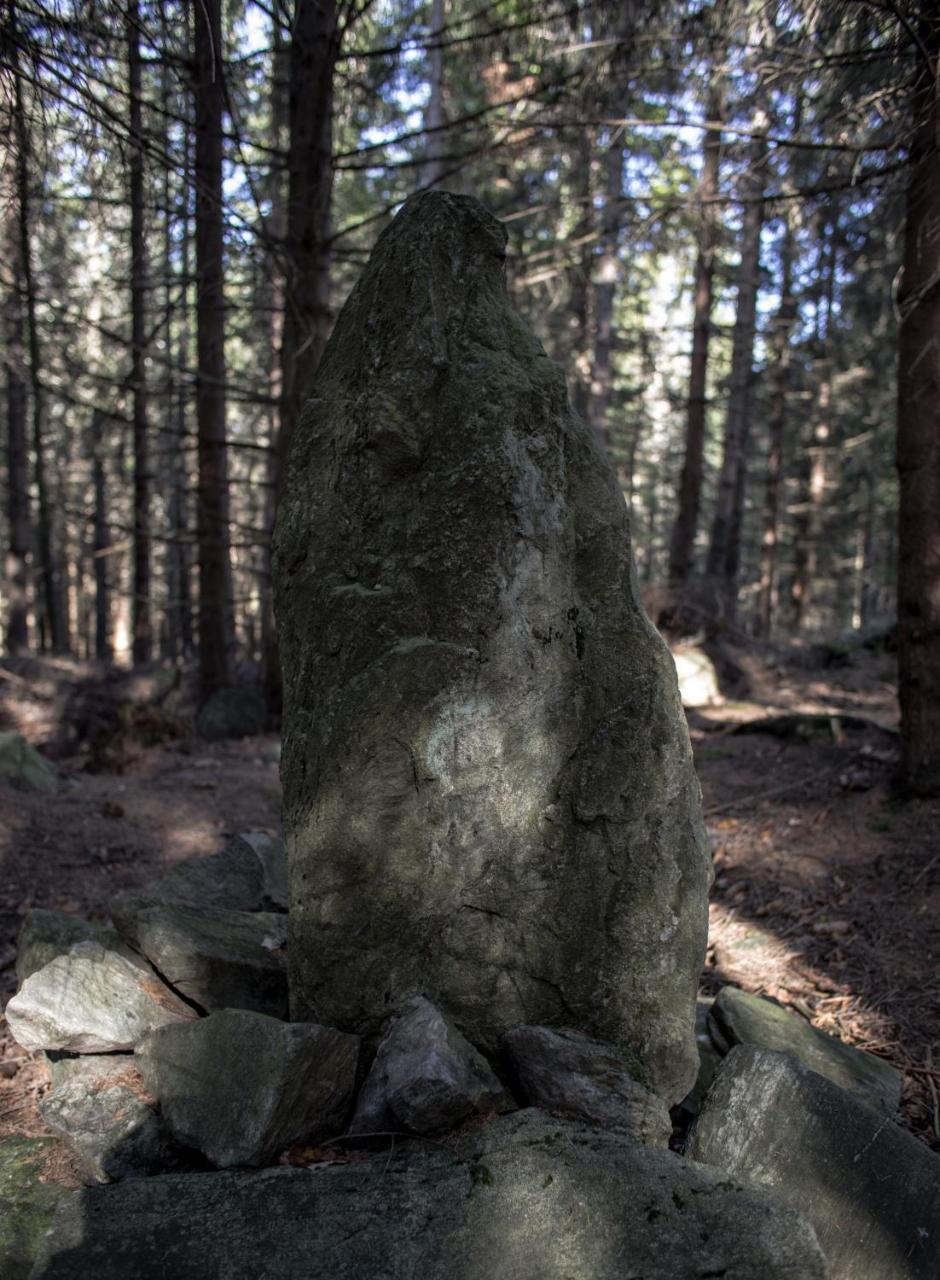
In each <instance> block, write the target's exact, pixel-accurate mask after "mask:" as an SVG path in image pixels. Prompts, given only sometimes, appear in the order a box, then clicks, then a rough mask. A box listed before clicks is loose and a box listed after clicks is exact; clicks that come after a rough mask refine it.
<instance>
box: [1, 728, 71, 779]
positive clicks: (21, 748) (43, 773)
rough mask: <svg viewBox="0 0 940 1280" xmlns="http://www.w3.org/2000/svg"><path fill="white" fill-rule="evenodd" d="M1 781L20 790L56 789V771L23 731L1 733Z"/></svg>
mask: <svg viewBox="0 0 940 1280" xmlns="http://www.w3.org/2000/svg"><path fill="white" fill-rule="evenodd" d="M0 782H5V783H8V784H9V785H10V786H12V787H16V788H18V789H19V790H20V791H55V790H56V788H57V787H58V785H59V780H58V777H57V776H56V771H55V769H54V768H53V767H52V765H51V764H50V763H49V761H48V760H47V759H46V758H45V756H43V755H40V753H39V752H38V751H37V750H36V748H35V747H31V746H30V745H29V743H28V742H27V741H26V739H25V738H24V737H23V735H22V734H21V733H12V732H4V733H0Z"/></svg>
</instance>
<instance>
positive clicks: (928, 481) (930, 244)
mask: <svg viewBox="0 0 940 1280" xmlns="http://www.w3.org/2000/svg"><path fill="white" fill-rule="evenodd" d="M921 12H922V15H923V16H922V19H921V21H920V23H919V28H918V33H919V37H920V40H919V46H918V48H917V49H915V50H913V56H914V57H915V58H916V60H917V71H916V79H915V83H914V91H913V125H914V131H913V135H912V138H911V148H910V157H909V161H910V169H909V178H908V186H907V210H906V220H905V229H904V270H903V275H902V278H901V287H900V291H899V296H898V308H899V311H900V337H899V350H898V447H897V461H898V477H899V480H900V511H899V522H898V535H899V536H898V667H899V677H900V680H899V693H900V704H901V747H902V764H901V768H902V776H903V781H904V784H905V785H906V787H907V789H908V790H909V791H911V792H913V793H917V794H936V793H938V792H940V147H938V141H937V140H938V137H940V23H938V22H937V19H936V15H935V14H934V13H933V9H932V6H928V5H927V4H926V3H924V4H923V5H922V9H921Z"/></svg>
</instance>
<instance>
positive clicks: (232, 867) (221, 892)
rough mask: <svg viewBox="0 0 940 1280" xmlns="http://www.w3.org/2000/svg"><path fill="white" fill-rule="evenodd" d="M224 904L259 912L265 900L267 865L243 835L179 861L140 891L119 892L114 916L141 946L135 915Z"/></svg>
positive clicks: (124, 934)
mask: <svg viewBox="0 0 940 1280" xmlns="http://www.w3.org/2000/svg"><path fill="white" fill-rule="evenodd" d="M182 904H188V905H190V906H202V907H213V908H218V907H224V908H226V909H228V910H230V911H260V910H261V908H262V907H263V906H264V904H265V869H264V865H263V863H262V860H261V859H260V858H259V856H258V854H257V852H256V851H255V849H254V848H253V847H252V846H251V845H250V844H248V843H247V842H246V841H244V840H243V839H241V838H240V837H236V838H235V839H234V840H232V841H231V842H230V843H229V844H228V845H226V847H225V848H224V849H222V850H221V852H219V853H213V854H212V855H210V857H208V858H192V859H190V860H189V861H187V862H180V863H178V864H177V865H176V866H174V867H171V868H170V870H169V871H167V872H165V874H164V875H162V876H160V877H159V878H158V879H156V880H154V881H152V882H151V883H150V884H148V885H145V886H144V887H143V888H141V889H132V890H128V891H127V892H126V893H119V894H117V895H116V896H115V897H114V898H113V899H112V901H111V904H110V909H111V919H112V920H113V921H114V923H115V925H116V926H117V928H118V931H119V932H120V934H121V936H122V937H123V938H126V939H127V941H128V942H129V943H130V944H131V945H132V946H137V917H138V915H139V914H140V912H141V911H143V910H145V909H147V908H148V907H158V906H180V905H182Z"/></svg>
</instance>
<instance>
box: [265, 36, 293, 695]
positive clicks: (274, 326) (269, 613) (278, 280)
mask: <svg viewBox="0 0 940 1280" xmlns="http://www.w3.org/2000/svg"><path fill="white" fill-rule="evenodd" d="M271 44H272V51H273V52H272V72H271V139H270V143H271V147H272V150H273V151H274V153H275V155H274V158H273V159H272V163H271V168H270V170H269V173H268V184H267V185H268V191H267V198H268V207H269V213H268V216H267V218H266V219H265V234H266V239H267V241H268V252H267V254H266V260H267V271H266V272H265V277H264V280H263V282H262V284H261V290H260V293H261V299H260V301H261V306H262V307H263V308H264V311H263V314H267V315H269V316H270V326H271V328H270V333H271V341H270V346H269V358H268V367H267V383H268V391H269V394H270V397H271V408H270V411H269V413H268V454H267V466H266V468H265V481H266V488H265V494H264V531H265V532H264V545H263V547H262V551H261V567H260V573H259V578H260V582H259V594H260V599H261V670H262V678H263V682H264V691H265V699H266V701H267V703H268V706H269V708H270V710H271V711H272V712H273V713H275V714H276V713H277V712H278V711H279V710H280V706H281V664H280V658H279V655H278V648H277V627H276V625H275V619H274V597H273V593H272V590H271V581H272V577H271V537H272V535H273V532H274V517H275V514H276V507H277V485H278V477H279V474H280V468H279V465H278V464H279V458H280V454H279V446H278V437H279V434H280V415H281V394H282V390H283V388H282V385H281V361H280V353H281V346H282V343H283V338H284V238H285V233H286V226H287V208H286V202H285V199H284V196H285V189H284V180H285V175H284V171H283V168H282V166H281V164H280V158H279V154H278V153H279V152H280V150H281V147H282V146H283V143H284V135H285V131H286V129H287V127H288V124H289V112H290V101H289V97H288V84H289V79H290V65H289V54H290V50H289V47H288V46H286V45H285V44H284V39H283V34H282V30H281V23H280V19H279V17H278V16H277V14H275V15H274V17H273V19H272V22H271Z"/></svg>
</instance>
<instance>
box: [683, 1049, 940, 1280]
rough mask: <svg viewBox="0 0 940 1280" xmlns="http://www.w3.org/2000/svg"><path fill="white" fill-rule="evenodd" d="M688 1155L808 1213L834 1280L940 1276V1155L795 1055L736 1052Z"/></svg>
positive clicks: (714, 1089)
mask: <svg viewBox="0 0 940 1280" xmlns="http://www.w3.org/2000/svg"><path fill="white" fill-rule="evenodd" d="M687 1154H688V1156H689V1157H690V1158H691V1159H692V1160H699V1161H701V1162H702V1163H704V1164H709V1165H714V1166H715V1167H716V1168H717V1169H718V1170H720V1171H721V1173H722V1174H723V1175H725V1176H728V1177H731V1178H734V1179H736V1180H740V1181H741V1182H747V1183H753V1184H761V1185H767V1186H769V1187H773V1188H774V1190H776V1191H777V1192H778V1193H779V1194H780V1195H781V1196H782V1197H784V1198H785V1199H786V1200H787V1201H788V1202H789V1203H791V1204H792V1205H793V1206H794V1208H796V1209H797V1210H799V1211H800V1212H801V1213H802V1214H804V1215H805V1217H806V1218H807V1219H808V1220H809V1221H810V1222H811V1223H812V1224H813V1227H814V1228H815V1230H816V1235H817V1237H818V1238H819V1243H820V1245H821V1247H822V1250H823V1253H824V1254H825V1255H826V1259H827V1261H828V1264H829V1276H830V1280H936V1278H937V1276H938V1275H940V1157H937V1156H936V1155H933V1154H932V1153H931V1152H930V1151H928V1150H927V1148H926V1147H925V1146H923V1145H922V1144H921V1143H919V1142H918V1141H917V1139H916V1138H913V1137H911V1135H910V1134H908V1133H905V1132H904V1131H903V1130H902V1129H899V1128H898V1126H897V1125H896V1124H895V1123H894V1122H893V1121H892V1120H891V1118H890V1117H889V1116H886V1115H883V1114H881V1115H879V1114H878V1113H877V1112H876V1111H874V1110H873V1109H872V1108H870V1107H867V1106H863V1105H862V1104H861V1103H859V1102H857V1101H856V1100H855V1099H854V1098H853V1097H852V1096H851V1095H850V1094H848V1093H846V1092H845V1091H844V1090H843V1089H840V1088H839V1087H838V1085H835V1084H833V1083H832V1082H831V1081H830V1080H827V1079H825V1078H824V1077H823V1076H821V1075H817V1073H816V1072H814V1071H810V1070H809V1068H808V1067H806V1066H804V1065H803V1064H802V1063H801V1062H798V1061H797V1059H796V1058H794V1057H792V1056H791V1055H789V1054H783V1053H772V1052H770V1051H768V1050H765V1049H756V1048H753V1047H750V1046H740V1047H738V1048H735V1049H732V1050H731V1052H730V1053H729V1054H728V1057H727V1058H726V1059H725V1061H724V1063H723V1064H722V1066H721V1069H720V1071H719V1072H718V1075H717V1077H716V1079H715V1082H714V1084H713V1085H712V1087H711V1090H710V1092H709V1094H708V1097H707V1098H706V1100H705V1104H704V1106H703V1108H702V1113H701V1115H700V1116H699V1118H698V1121H697V1122H696V1126H695V1129H694V1130H693V1133H692V1136H691V1139H690V1142H689V1146H688V1151H687Z"/></svg>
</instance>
